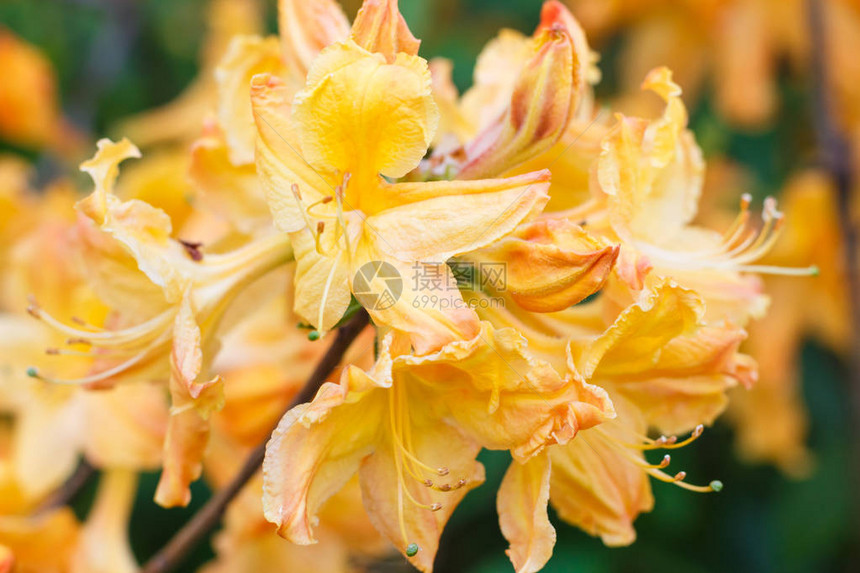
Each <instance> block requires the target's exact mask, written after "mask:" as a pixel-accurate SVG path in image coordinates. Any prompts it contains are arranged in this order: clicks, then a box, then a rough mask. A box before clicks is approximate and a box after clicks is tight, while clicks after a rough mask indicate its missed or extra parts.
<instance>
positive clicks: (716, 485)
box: [708, 479, 723, 491]
mask: <svg viewBox="0 0 860 573" xmlns="http://www.w3.org/2000/svg"><path fill="white" fill-rule="evenodd" d="M708 485H709V486H710V487H711V489H712V490H713V491H722V490H723V482H721V481H720V480H718V479H715V480H714V481H712V482H711V483H710V484H708Z"/></svg>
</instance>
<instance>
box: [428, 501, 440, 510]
mask: <svg viewBox="0 0 860 573" xmlns="http://www.w3.org/2000/svg"><path fill="white" fill-rule="evenodd" d="M440 509H442V504H441V503H432V504H430V511H439V510H440Z"/></svg>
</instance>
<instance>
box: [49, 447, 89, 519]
mask: <svg viewBox="0 0 860 573" xmlns="http://www.w3.org/2000/svg"><path fill="white" fill-rule="evenodd" d="M95 475H96V469H95V468H94V467H93V466H91V465H90V463H89V462H88V461H87V460H81V463H80V464H79V465H78V467H77V469H75V471H74V473H73V474H72V475H71V476H69V479H67V480H66V481H65V483H63V485H61V486H60V487H59V488H57V489H56V490H55V491H53V492H51V495H49V496H48V497H47V498H46V499H45V500H44V501H43V502H42V503H41V504H39V507H37V508H36V511H35V513H37V514H39V513H44V512H46V511H50V510H52V509H57V508H58V507H63V506H64V505H69V504H70V503H72V502H73V501H74V500H75V498H77V497H78V495H79V494H80V493H81V491H82V490H83V489H84V487H86V485H87V484H88V483H89V482H90V479H91V478H92V477H93V476H95Z"/></svg>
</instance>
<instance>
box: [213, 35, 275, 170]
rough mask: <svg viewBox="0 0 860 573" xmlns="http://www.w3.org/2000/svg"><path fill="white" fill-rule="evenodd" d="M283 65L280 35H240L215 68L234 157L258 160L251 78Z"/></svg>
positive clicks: (237, 160)
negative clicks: (277, 36)
mask: <svg viewBox="0 0 860 573" xmlns="http://www.w3.org/2000/svg"><path fill="white" fill-rule="evenodd" d="M282 69H283V64H282V63H281V56H280V49H279V45H278V39H277V38H274V37H269V38H260V37H257V36H238V37H236V38H235V39H234V40H233V41H232V42H231V43H230V47H229V48H228V49H227V53H226V54H225V55H224V58H223V59H222V60H221V62H220V63H219V64H218V67H217V68H216V69H215V79H216V81H217V85H218V123H219V124H220V126H221V129H223V131H224V136H225V138H226V141H227V147H228V149H229V156H230V161H231V162H232V163H233V164H234V165H245V164H248V163H253V162H254V142H255V141H256V129H255V126H254V117H253V115H252V111H251V104H250V99H249V93H250V87H249V86H250V84H251V78H252V77H254V76H255V75H257V74H263V73H273V74H277V73H279V72H281V71H282Z"/></svg>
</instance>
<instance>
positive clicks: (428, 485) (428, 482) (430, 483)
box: [423, 479, 433, 487]
mask: <svg viewBox="0 0 860 573" xmlns="http://www.w3.org/2000/svg"><path fill="white" fill-rule="evenodd" d="M423 483H424V485H425V486H427V487H433V482H432V481H431V480H429V479H425V480H424V482H423Z"/></svg>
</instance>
